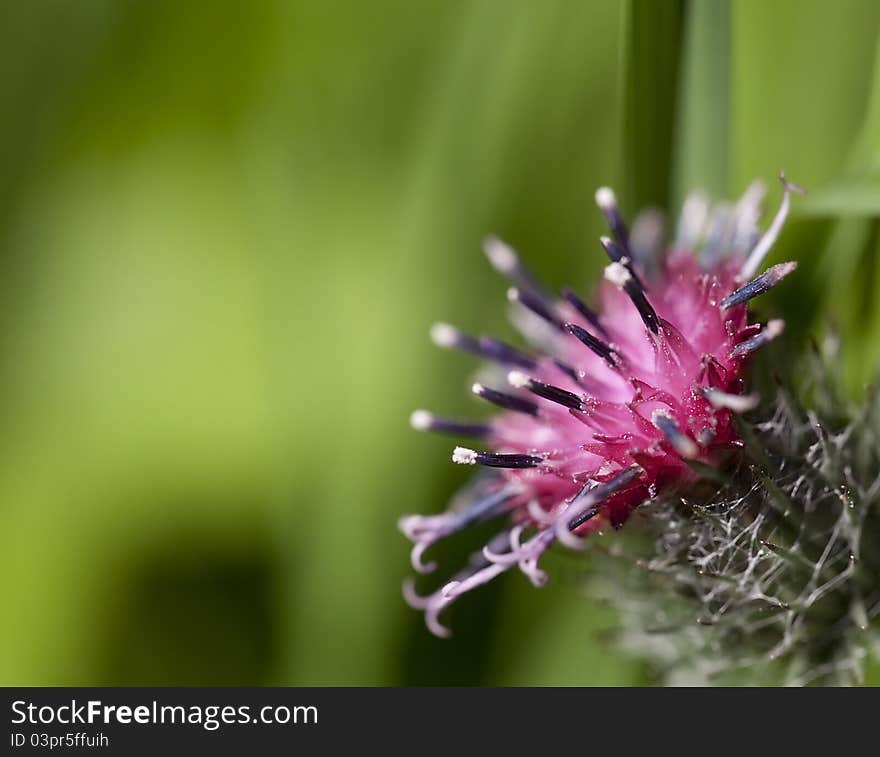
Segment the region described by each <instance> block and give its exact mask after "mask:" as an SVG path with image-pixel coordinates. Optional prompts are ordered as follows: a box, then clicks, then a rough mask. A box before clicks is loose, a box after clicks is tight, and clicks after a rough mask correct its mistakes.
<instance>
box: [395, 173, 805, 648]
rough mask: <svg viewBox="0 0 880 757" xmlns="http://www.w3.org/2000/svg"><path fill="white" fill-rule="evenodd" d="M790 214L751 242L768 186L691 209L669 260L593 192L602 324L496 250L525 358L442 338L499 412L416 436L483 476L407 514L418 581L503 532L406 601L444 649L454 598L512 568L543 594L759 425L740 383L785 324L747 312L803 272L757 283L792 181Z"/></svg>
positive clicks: (458, 335) (419, 421) (776, 271)
mask: <svg viewBox="0 0 880 757" xmlns="http://www.w3.org/2000/svg"><path fill="white" fill-rule="evenodd" d="M781 179H782V185H783V199H782V204H781V206H780V208H779V211H778V212H777V214H776V216H775V218H774V219H773V221H772V223H771V225H770V227H769V229H768V230H767V231H766V232H765V233H764V234H763V235H761V234H760V233H759V231H758V228H757V221H758V218H759V216H760V209H761V202H762V200H763V195H764V187H763V185H761V184H759V183H758V184H755V185H753V186H752V187H751V188H750V189H749V190H748V191H747V192H746V193H745V195H744V196H743V197H742V199H741V200H740V201H739V203H738V204H737V205H736V206H734V207H732V208H731V207H728V206H720V207H718V208H716V209H715V210H714V211H712V212H711V213H710V211H709V208H708V205H707V203H706V201H705V200H704V199H702V198H701V197H698V196H692V197H690V198H689V199H688V200H687V202H686V203H685V206H684V209H683V211H682V214H681V219H680V221H679V228H678V234H677V239H676V240H675V242H674V243H673V244H672V246H671V248H670V249H669V250H668V252H667V254H666V255H665V256H661V255H660V254H659V253H660V248H661V239H660V236H661V233H662V220H661V219H660V218H659V217H658V215H657V213H656V212H652V211H646V212H644V213H642V214H641V215H640V216H639V217H638V218H637V220H636V223H635V225H634V227H633V230H632V232H630V231H629V229H628V228H627V226H626V224H625V223H624V221H623V219H622V217H621V215H620V213H619V211H618V208H617V202H616V200H615V197H614V193H613V192H612V191H611V190H610V189H607V188H602V189H600V190H599V191H598V192H596V202H597V204H598V206H599V208H600V210H601V211H602V213H603V214H604V216H605V218H606V220H607V222H608V225H609V227H610V230H611V233H612V236H611V237H602V238H601V240H600V241H601V244H602V246H603V247H604V248H605V251H606V253H607V254H608V257H609V258H610V261H611V262H610V264H609V265H608V267H607V268H606V269H605V276H604V280H603V281H602V282H601V284H600V286H599V291H598V305H599V307H598V308H597V309H596V310H592V309H591V308H590V307H588V306H587V305H586V304H585V303H584V302H583V300H581V299H580V297H579V296H578V295H577V294H575V293H574V292H572V291H571V290H563V292H562V297H561V299H560V298H557V297H555V296H553V295H552V294H550V293H549V292H547V291H546V290H545V289H544V287H542V286H541V285H540V284H539V283H537V282H536V280H535V279H534V278H533V276H532V275H531V273H530V272H529V271H528V269H527V268H526V267H525V266H524V265H523V263H522V262H521V261H520V259H519V257H518V256H517V255H516V253H515V252H514V251H513V250H512V249H510V248H509V247H508V246H507V245H505V244H504V243H503V242H501V241H500V240H498V239H494V238H492V239H489V240H487V242H486V245H485V248H486V255H487V257H488V258H489V261H490V263H491V264H492V265H493V266H494V267H495V268H496V269H497V270H498V271H499V272H500V273H502V274H504V275H505V276H506V277H507V278H509V279H510V280H511V281H512V283H513V285H514V286H513V287H512V288H511V289H509V290H508V299H509V300H510V301H511V303H513V305H512V307H513V319H514V322H515V324H516V326H517V327H518V329H519V330H520V331H521V332H522V333H523V335H524V337H525V338H526V340H527V341H528V342H529V343H530V344H531V345H532V350H530V351H524V350H520V349H518V348H516V347H513V346H511V345H508V344H506V343H504V342H501V341H499V340H497V339H493V338H490V337H473V336H469V335H467V334H464V333H462V332H460V331H459V330H458V329H456V328H454V327H452V326H449V325H447V324H436V325H435V326H434V327H433V329H432V330H431V336H432V338H433V340H434V342H435V343H436V344H438V345H439V346H441V347H450V348H458V349H462V350H465V351H467V352H470V353H473V354H475V355H477V356H479V357H482V358H485V359H487V360H488V361H489V362H490V364H491V365H490V369H489V371H488V375H489V376H490V378H489V379H487V380H486V381H485V382H484V383H476V384H474V385H473V388H472V390H473V393H474V394H475V395H477V396H478V397H480V398H482V399H484V400H486V401H487V402H490V403H492V404H494V405H497V406H498V407H499V408H500V409H501V412H499V413H498V415H496V416H495V417H493V418H492V419H491V420H490V421H488V422H481V423H471V422H465V421H458V420H450V419H446V418H440V417H438V416H435V415H434V414H432V413H429V412H427V411H424V410H417V411H416V412H415V413H413V415H412V418H411V422H412V425H413V426H414V427H415V428H417V429H422V430H432V431H440V432H446V433H452V434H455V435H460V436H467V437H471V438H474V439H477V440H479V444H478V445H475V446H478V447H479V449H471V448H470V447H463V446H461V447H456V448H455V450H454V451H453V453H452V460H453V461H454V462H456V463H460V464H462V465H475V466H481V467H485V468H486V469H488V471H490V472H489V474H488V475H485V476H481V477H478V478H477V479H476V480H475V481H474V483H473V484H472V485H471V486H470V487H469V488H468V490H467V491H465V492H463V493H462V494H461V495H460V496H459V497H457V498H456V499H455V500H454V501H453V503H452V506H451V507H450V509H449V510H447V511H446V512H444V513H442V514H439V515H429V516H422V515H410V516H406V517H404V518H402V519H401V520H400V528H401V530H402V531H403V533H404V534H405V535H406V536H407V537H408V538H409V539H410V540H411V541H412V542H413V545H414V546H413V549H412V564H413V567H414V568H415V570H417V571H418V572H420V573H428V572H431V571H432V570H434V568H435V565H434V563H431V562H426V561H425V552H426V551H427V550H428V548H430V547H431V545H433V544H434V543H435V542H437V541H439V540H440V539H442V538H444V537H446V536H449V535H450V534H453V533H455V532H457V531H460V530H462V529H463V528H465V527H466V526H468V525H470V524H473V523H477V522H483V521H488V520H491V519H496V518H497V519H499V520H500V519H503V520H504V522H505V523H506V525H505V526H504V528H503V529H502V530H501V531H500V532H499V533H498V534H497V535H496V536H495V537H494V538H493V539H491V540H490V541H489V543H488V544H487V545H486V546H485V547H484V548H483V549H482V551H481V552H479V553H477V554H475V555H474V556H473V557H472V558H471V560H470V563H469V565H468V566H467V567H466V568H465V569H464V570H462V571H461V572H460V573H458V574H457V575H456V576H455V577H454V578H453V580H451V581H448V582H447V583H445V584H444V585H443V586H442V587H441V588H440V589H439V590H437V591H436V592H434V593H433V594H431V595H429V596H424V597H423V596H419V595H417V594H416V593H415V590H414V587H413V584H412V582H407V583H406V584H405V586H404V595H405V597H406V599H407V601H408V602H409V604H410V605H412V606H413V607H415V608H418V609H421V610H423V611H424V612H425V619H426V623H427V625H428V628H429V629H430V630H431V631H432V632H433V633H435V634H437V635H438V636H448V635H449V631H448V629H447V628H446V627H445V626H443V625H442V624H441V623H440V620H439V615H440V613H441V612H442V611H443V610H444V609H445V608H446V607H447V606H448V605H450V604H451V603H452V602H453V601H454V600H455V599H456V598H457V597H459V596H461V595H462V594H463V593H465V592H467V591H469V590H470V589H473V588H475V587H477V586H480V585H482V584H485V583H486V582H488V581H490V580H491V579H493V578H494V577H495V576H497V575H499V574H501V573H503V572H505V571H507V570H509V569H510V568H513V567H515V566H516V567H518V568H519V569H520V570H522V572H523V573H525V574H526V576H528V578H529V579H530V580H531V581H532V583H533V584H535V585H536V586H541V585H543V584H544V583H545V581H546V580H547V574H546V573H545V572H544V571H542V570H541V569H540V568H539V567H538V561H539V559H540V558H541V556H542V554H543V553H544V552H545V551H546V550H547V549H548V548H549V547H550V546H551V545H552V544H553V543H555V542H561V543H562V544H563V545H564V546H566V547H569V548H572V549H579V548H582V547H583V545H584V537H585V536H587V535H588V534H589V533H590V532H591V531H594V530H597V529H599V528H602V527H603V526H605V525H609V524H610V525H611V526H612V527H615V528H618V527H620V526H621V525H622V524H623V523H624V522H625V521H626V519H627V517H628V516H629V514H630V513H631V512H632V511H633V509H634V508H636V507H637V506H638V505H640V504H641V503H643V502H645V501H646V500H649V499H651V498H653V497H655V496H657V494H658V493H660V492H663V491H664V490H666V489H668V487H670V486H671V485H673V484H675V485H678V484H680V483H682V482H684V481H687V480H688V479H689V478H692V477H695V476H696V475H697V474H696V473H695V472H694V467H693V465H692V464H689V463H690V462H691V461H697V462H699V463H704V464H712V463H713V462H715V461H716V459H717V458H718V456H719V453H720V452H722V451H723V450H724V449H725V448H730V447H731V446H732V445H735V444H737V442H738V439H737V435H736V432H735V430H734V427H733V424H732V414H734V413H741V412H745V411H747V410H750V409H752V408H753V407H754V406H755V405H756V403H757V397H755V396H753V395H748V394H745V381H744V372H745V369H746V368H747V365H748V362H749V360H750V358H751V356H752V354H753V353H754V352H755V351H756V350H757V349H759V348H760V347H762V346H763V345H764V344H766V343H767V342H769V341H770V340H771V339H773V338H774V337H776V336H778V335H779V334H780V333H781V331H782V328H783V323H782V321H779V320H771V321H769V322H768V323H766V324H764V325H761V324H757V323H749V317H748V309H747V303H748V301H749V300H750V299H751V298H753V297H755V296H757V295H759V294H762V293H763V292H766V291H767V290H768V289H770V288H771V287H773V286H775V285H776V284H777V283H778V282H779V281H780V280H781V279H782V278H784V277H785V276H786V275H788V274H789V273H791V271H793V270H794V268H795V267H796V264H795V263H793V262H790V263H781V264H779V265H775V266H772V267H771V268H769V269H767V270H766V271H764V273H762V274H760V275H759V276H757V277H756V278H754V277H755V274H756V273H757V272H758V269H759V268H760V267H761V264H762V261H763V260H764V258H765V256H766V255H767V252H768V251H769V250H770V248H771V246H772V245H773V243H774V242H775V240H776V238H777V236H778V235H779V232H780V230H781V228H782V225H783V223H784V222H785V218H786V216H787V214H788V208H789V202H790V194H791V192H792V191H799V188H798V187H796V186H795V185H792V184H789V183H788V182H786V181H785V179H784V177H781Z"/></svg>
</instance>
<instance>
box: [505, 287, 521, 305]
mask: <svg viewBox="0 0 880 757" xmlns="http://www.w3.org/2000/svg"><path fill="white" fill-rule="evenodd" d="M507 299H508V301H510V302H519V289H517V288H516V287H510V289H508V290H507Z"/></svg>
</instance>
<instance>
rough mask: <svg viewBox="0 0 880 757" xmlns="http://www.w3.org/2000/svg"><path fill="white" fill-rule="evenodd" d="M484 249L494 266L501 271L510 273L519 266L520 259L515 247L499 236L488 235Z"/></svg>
mask: <svg viewBox="0 0 880 757" xmlns="http://www.w3.org/2000/svg"><path fill="white" fill-rule="evenodd" d="M483 251H484V252H485V253H486V257H487V258H489V262H490V263H491V264H492V267H493V268H494V269H495V270H496V271H498V272H499V273H504V274H509V273H511V272H513V271H515V270H516V269H517V267H518V266H519V259H518V258H517V256H516V253H515V252H514V251H513V249H512V248H511V247H510V246H509V245H507V244H505V243H504V242H502V241H501V240H500V239H499V238H498V237H486V239H485V241H484V242H483Z"/></svg>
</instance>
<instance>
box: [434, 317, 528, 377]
mask: <svg viewBox="0 0 880 757" xmlns="http://www.w3.org/2000/svg"><path fill="white" fill-rule="evenodd" d="M431 339H432V340H433V341H434V343H435V344H436V345H437V346H439V347H446V348H449V349H457V350H462V351H463V352H469V353H470V354H472V355H477V356H478V357H483V358H486V359H487V360H493V361H495V362H497V363H503V364H505V365H516V366H519V367H520V368H526V369H528V370H534V369H535V367H536V366H537V362H536V361H534V360H533V359H532V358H530V357H529V356H528V355H526V354H525V353H524V352H522V351H521V350H519V349H517V348H516V347H513V346H511V345H509V344H507V343H506V342H502V341H501V340H500V339H494V338H493V337H490V336H481V337H474V336H471V335H470V334H465V333H464V332H462V331H459V330H458V329H457V328H455V327H454V326H450V325H449V324H447V323H435V324H434V326H433V328H432V329H431Z"/></svg>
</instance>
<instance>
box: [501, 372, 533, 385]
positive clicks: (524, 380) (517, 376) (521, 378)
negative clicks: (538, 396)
mask: <svg viewBox="0 0 880 757" xmlns="http://www.w3.org/2000/svg"><path fill="white" fill-rule="evenodd" d="M530 381H531V379H530V378H529V377H528V376H526V374H525V373H523V372H522V371H511V372H510V373H508V374H507V383H508V384H510V385H511V386H515V387H516V388H517V389H523V388H524V387H527V386H528V385H529V382H530Z"/></svg>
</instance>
